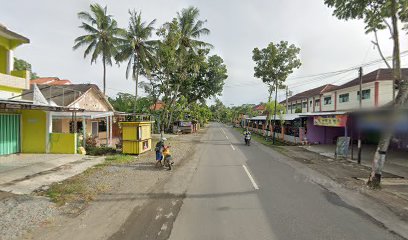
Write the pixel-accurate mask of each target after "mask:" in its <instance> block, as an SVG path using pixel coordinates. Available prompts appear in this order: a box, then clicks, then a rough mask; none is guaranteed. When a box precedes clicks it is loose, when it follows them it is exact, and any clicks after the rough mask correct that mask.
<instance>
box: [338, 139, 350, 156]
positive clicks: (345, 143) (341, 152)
mask: <svg viewBox="0 0 408 240" xmlns="http://www.w3.org/2000/svg"><path fill="white" fill-rule="evenodd" d="M349 146H350V137H339V138H337V144H336V158H338V157H340V158H347V156H348V153H349Z"/></svg>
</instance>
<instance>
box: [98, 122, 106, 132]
mask: <svg viewBox="0 0 408 240" xmlns="http://www.w3.org/2000/svg"><path fill="white" fill-rule="evenodd" d="M98 130H99V132H106V122H105V121H104V120H103V121H99V122H98Z"/></svg>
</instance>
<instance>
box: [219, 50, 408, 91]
mask: <svg viewBox="0 0 408 240" xmlns="http://www.w3.org/2000/svg"><path fill="white" fill-rule="evenodd" d="M406 56H408V50H406V51H403V52H401V58H402V57H406ZM391 59H392V56H389V57H387V58H386V60H391ZM383 61H384V60H383V59H382V58H380V59H376V60H373V61H369V62H366V63H363V64H361V65H357V66H353V67H350V68H346V69H342V70H337V71H332V72H323V73H317V74H311V75H305V76H298V77H292V78H288V79H287V81H290V80H295V79H303V78H312V79H311V80H308V81H306V82H304V81H303V82H302V83H299V84H297V85H308V84H310V83H312V82H316V81H320V80H322V79H325V78H331V77H335V76H338V75H341V74H344V73H348V72H351V71H355V70H358V69H359V68H360V67H369V66H372V65H376V64H378V63H381V62H383ZM258 84H260V82H256V83H255V82H247V83H235V85H234V83H232V84H226V86H224V87H244V86H245V87H246V86H257V85H258ZM292 86H293V85H292ZM295 86H296V85H295Z"/></svg>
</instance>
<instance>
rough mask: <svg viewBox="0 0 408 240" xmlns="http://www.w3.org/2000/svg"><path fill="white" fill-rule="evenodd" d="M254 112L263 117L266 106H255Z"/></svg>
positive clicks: (262, 104)
mask: <svg viewBox="0 0 408 240" xmlns="http://www.w3.org/2000/svg"><path fill="white" fill-rule="evenodd" d="M252 110H254V111H255V112H256V113H257V114H260V115H262V114H264V113H265V110H266V106H265V104H264V103H260V104H258V105H255V106H254V107H253V108H252Z"/></svg>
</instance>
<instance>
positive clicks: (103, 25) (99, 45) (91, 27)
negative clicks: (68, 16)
mask: <svg viewBox="0 0 408 240" xmlns="http://www.w3.org/2000/svg"><path fill="white" fill-rule="evenodd" d="M90 8H91V13H88V12H79V13H78V18H79V19H82V20H84V21H83V22H82V24H81V26H79V27H80V28H82V29H84V30H85V31H86V32H87V33H89V34H87V35H82V36H80V37H77V38H76V39H75V45H74V47H73V49H74V50H76V49H78V48H79V47H82V46H86V49H85V52H84V58H86V57H87V56H88V55H89V54H91V52H92V54H91V64H92V63H94V62H96V59H97V58H98V57H102V64H103V93H104V94H105V93H106V64H108V65H110V66H112V57H114V56H115V55H116V52H117V50H116V46H117V45H118V43H119V42H120V41H121V39H120V38H119V36H120V35H121V34H122V32H123V30H122V29H120V28H118V24H117V22H116V20H115V19H113V17H112V16H111V15H108V14H107V7H106V6H105V7H104V8H103V7H102V6H101V5H99V4H97V3H95V4H91V5H90Z"/></svg>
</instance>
